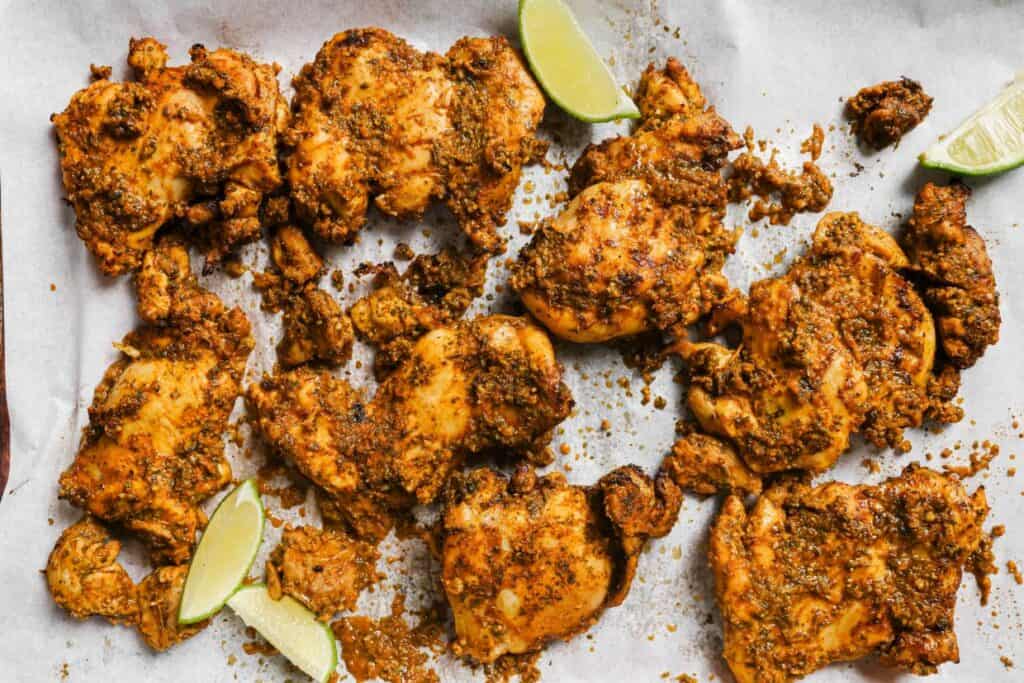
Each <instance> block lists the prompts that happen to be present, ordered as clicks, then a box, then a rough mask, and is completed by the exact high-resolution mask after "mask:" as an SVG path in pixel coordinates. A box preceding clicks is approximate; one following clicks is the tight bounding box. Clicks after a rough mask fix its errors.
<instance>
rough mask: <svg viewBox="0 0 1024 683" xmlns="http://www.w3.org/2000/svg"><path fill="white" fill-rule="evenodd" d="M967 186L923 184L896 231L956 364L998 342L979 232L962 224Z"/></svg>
mask: <svg viewBox="0 0 1024 683" xmlns="http://www.w3.org/2000/svg"><path fill="white" fill-rule="evenodd" d="M970 196H971V190H970V188H968V187H967V186H966V185H962V184H959V183H955V184H953V185H949V186H946V187H941V186H938V185H934V184H932V183H928V184H927V185H925V186H924V187H923V188H921V191H920V192H919V193H918V195H917V199H916V200H915V202H914V214H913V217H912V218H911V219H910V222H909V224H908V225H907V229H906V231H904V233H903V235H901V242H902V244H903V248H904V249H906V251H907V255H908V256H909V258H910V269H911V272H913V273H914V274H915V275H917V276H918V277H919V278H920V280H921V283H922V293H923V295H924V300H925V303H927V304H928V307H929V308H930V309H931V310H932V313H933V314H934V315H935V320H936V327H937V328H938V334H939V340H940V342H941V344H942V350H943V351H944V353H945V358H946V359H948V361H949V362H950V363H951V364H952V365H953V366H954V367H956V368H959V369H963V368H968V367H970V366H972V365H974V364H975V363H976V362H977V361H978V359H979V358H981V356H982V354H983V353H985V349H986V348H988V347H989V346H990V345H992V344H995V343H996V342H998V341H999V324H1000V315H999V293H998V292H997V291H996V280H995V276H994V274H993V273H992V261H991V260H990V259H989V257H988V251H987V250H986V249H985V241H984V240H983V239H982V238H981V235H979V234H978V232H977V231H976V230H975V229H974V228H972V227H971V226H969V225H967V209H966V203H967V199H968V198H969V197H970Z"/></svg>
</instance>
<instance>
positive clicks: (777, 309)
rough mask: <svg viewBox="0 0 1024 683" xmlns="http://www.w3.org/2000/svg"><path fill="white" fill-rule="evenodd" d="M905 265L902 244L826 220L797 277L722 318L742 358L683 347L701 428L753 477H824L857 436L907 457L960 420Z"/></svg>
mask: <svg viewBox="0 0 1024 683" xmlns="http://www.w3.org/2000/svg"><path fill="white" fill-rule="evenodd" d="M906 266H907V258H906V256H905V255H904V254H903V252H902V251H901V250H900V249H899V246H898V245H897V244H896V242H895V241H894V240H893V239H892V238H891V237H890V236H889V235H888V234H886V233H884V232H883V231H881V230H879V229H878V228H875V227H873V226H870V225H867V224H865V223H863V222H862V221H861V220H860V219H859V217H858V216H857V215H856V214H841V213H832V214H828V215H826V216H825V217H824V218H822V220H821V221H820V222H819V224H818V228H817V230H816V231H815V234H814V238H813V243H812V246H811V249H810V250H809V252H808V253H807V254H806V255H804V256H803V257H801V258H800V259H798V260H797V261H796V262H795V263H794V264H793V265H792V266H791V267H790V269H789V270H788V272H786V273H785V274H784V275H781V276H779V277H776V278H770V279H767V280H762V281H760V282H757V283H755V284H754V285H753V286H752V287H751V289H750V297H749V300H748V301H743V300H741V299H739V298H736V299H733V300H731V301H730V302H729V305H728V306H727V307H725V308H723V309H721V310H719V311H717V312H716V323H717V324H718V325H725V324H727V323H728V322H730V320H733V321H735V322H738V323H739V325H740V327H741V328H742V331H743V341H742V344H741V346H740V348H739V349H736V350H732V349H728V348H726V347H724V346H720V345H718V344H713V343H698V344H694V343H690V342H687V341H684V342H681V343H680V344H679V345H678V347H679V348H680V349H681V350H682V352H683V355H684V356H685V358H686V360H687V363H688V364H689V372H690V376H691V380H692V384H691V388H690V390H689V395H688V399H687V400H688V405H689V406H690V409H691V410H692V411H693V413H694V415H695V417H696V418H697V420H698V421H699V423H700V424H701V426H702V427H703V429H704V430H706V431H708V432H711V433H713V434H716V435H720V436H722V437H724V438H726V439H727V440H728V441H730V442H731V443H732V444H733V445H735V447H736V449H737V450H738V452H739V454H740V457H742V458H743V460H744V462H745V463H746V464H747V465H748V466H749V467H750V468H751V469H752V470H754V471H755V472H758V473H765V472H777V471H781V470H787V469H794V468H796V469H807V470H812V471H821V470H824V469H826V468H828V467H829V466H831V465H832V463H834V462H835V460H836V459H837V458H838V457H839V455H840V454H841V453H842V452H843V451H845V450H846V448H847V446H848V442H849V437H850V435H851V434H853V433H854V432H857V431H860V430H863V431H864V433H865V436H866V437H867V438H868V440H869V441H871V442H872V443H874V444H876V445H878V446H884V445H889V446H893V447H895V448H898V449H901V450H905V449H906V448H908V447H909V444H907V443H906V442H905V440H904V438H903V430H904V429H905V428H907V427H914V426H918V425H920V424H921V423H922V421H923V420H924V419H926V418H931V419H948V420H955V419H959V418H958V415H957V414H954V413H953V412H952V411H948V410H945V409H946V408H947V407H948V406H947V405H946V404H947V402H948V401H949V400H951V398H952V396H950V395H949V393H948V392H947V391H940V390H939V387H940V385H941V383H939V382H936V378H935V376H934V375H933V368H934V359H935V328H934V324H933V322H932V318H931V315H930V314H929V312H928V309H927V308H926V307H925V305H924V303H923V302H922V301H921V298H920V297H919V296H918V295H917V293H916V291H915V290H914V288H913V287H912V286H911V284H910V283H909V282H908V281H907V280H906V279H905V278H903V277H902V276H901V275H900V274H899V272H898V269H901V268H905V267H906ZM954 393H955V392H954Z"/></svg>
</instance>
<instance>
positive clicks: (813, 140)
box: [800, 123, 825, 161]
mask: <svg viewBox="0 0 1024 683" xmlns="http://www.w3.org/2000/svg"><path fill="white" fill-rule="evenodd" d="M824 142H825V130H824V129H823V128H822V127H821V124H818V123H816V124H814V128H813V129H812V130H811V136H810V137H809V138H807V139H806V140H804V141H803V142H802V143H800V152H801V153H803V154H810V155H811V161H817V160H818V157H820V156H821V147H822V145H823V144H824Z"/></svg>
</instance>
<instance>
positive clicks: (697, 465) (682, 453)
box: [661, 432, 761, 496]
mask: <svg viewBox="0 0 1024 683" xmlns="http://www.w3.org/2000/svg"><path fill="white" fill-rule="evenodd" d="M661 469H662V470H664V471H665V472H666V473H667V476H669V477H670V478H671V479H672V481H674V482H675V484H676V485H677V486H678V487H679V488H681V489H683V490H684V491H693V492H694V493H699V494H700V495H702V496H711V495H714V494H716V493H735V494H737V495H747V494H753V495H758V494H760V493H761V478H760V477H759V476H758V475H756V474H754V473H753V472H752V471H751V470H750V468H749V467H747V466H746V464H744V462H743V459H742V458H740V456H739V454H738V453H736V450H735V449H734V448H733V447H732V446H730V445H729V444H727V443H725V442H724V441H722V440H721V439H718V438H716V437H713V436H709V435H707V434H701V433H699V432H692V433H690V434H687V435H685V436H683V437H682V438H680V439H679V440H677V441H676V442H675V444H673V446H672V453H671V454H669V455H668V456H666V457H665V459H664V460H663V461H662V463H661Z"/></svg>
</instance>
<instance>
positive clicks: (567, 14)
mask: <svg viewBox="0 0 1024 683" xmlns="http://www.w3.org/2000/svg"><path fill="white" fill-rule="evenodd" d="M519 40H520V41H521V42H522V45H523V52H524V53H525V54H526V60H527V61H528V62H529V64H530V69H531V70H532V71H533V75H534V76H536V77H537V80H538V81H539V82H540V85H541V87H542V88H543V89H544V92H545V93H547V95H548V97H550V98H551V99H552V100H554V102H555V104H557V105H558V106H559V107H561V108H562V109H564V110H565V111H567V112H568V113H569V114H571V115H572V116H574V117H575V118H578V119H580V120H583V121H588V122H591V123H597V122H601V121H612V120H615V119H635V118H639V117H640V111H639V110H638V109H637V108H636V105H635V104H634V103H633V100H631V99H630V98H629V96H628V95H626V93H625V92H624V91H623V90H622V88H620V87H619V86H618V84H617V83H616V82H615V76H614V75H612V72H611V70H610V69H609V68H608V65H607V64H605V62H604V60H603V59H601V55H600V54H598V52H597V50H596V49H595V48H594V46H593V44H592V43H591V42H590V39H589V38H587V35H586V34H585V33H584V32H583V29H582V28H581V27H580V25H579V22H577V21H576V17H575V16H573V14H572V11H571V10H570V9H569V8H568V7H567V6H566V5H565V4H564V3H563V2H562V0H520V2H519Z"/></svg>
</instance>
